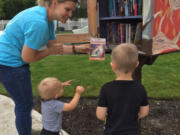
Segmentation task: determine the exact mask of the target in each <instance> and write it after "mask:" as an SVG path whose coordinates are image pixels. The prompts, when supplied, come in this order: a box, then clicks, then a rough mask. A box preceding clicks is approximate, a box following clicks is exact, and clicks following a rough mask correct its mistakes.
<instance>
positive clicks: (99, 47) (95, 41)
mask: <svg viewBox="0 0 180 135" xmlns="http://www.w3.org/2000/svg"><path fill="white" fill-rule="evenodd" d="M90 45H91V49H90V56H89V59H90V60H105V45H106V39H105V38H91V39H90Z"/></svg>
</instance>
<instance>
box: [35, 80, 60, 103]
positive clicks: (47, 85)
mask: <svg viewBox="0 0 180 135" xmlns="http://www.w3.org/2000/svg"><path fill="white" fill-rule="evenodd" d="M61 89H62V83H61V82H60V81H59V80H58V79H57V78H55V77H47V78H45V79H43V80H42V81H41V82H40V83H39V85H38V92H39V95H40V96H41V98H42V99H44V100H49V99H53V98H55V94H56V93H58V92H59V91H60V90H61Z"/></svg>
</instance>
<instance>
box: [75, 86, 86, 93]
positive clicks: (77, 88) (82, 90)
mask: <svg viewBox="0 0 180 135" xmlns="http://www.w3.org/2000/svg"><path fill="white" fill-rule="evenodd" d="M76 92H77V93H78V94H80V95H81V94H82V93H83V92H84V87H82V86H77V87H76Z"/></svg>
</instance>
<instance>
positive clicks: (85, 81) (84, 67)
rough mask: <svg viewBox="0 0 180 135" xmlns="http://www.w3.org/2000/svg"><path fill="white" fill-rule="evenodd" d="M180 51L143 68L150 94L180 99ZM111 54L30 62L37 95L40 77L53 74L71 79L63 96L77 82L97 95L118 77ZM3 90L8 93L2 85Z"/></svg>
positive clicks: (70, 56) (71, 94)
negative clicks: (103, 57)
mask: <svg viewBox="0 0 180 135" xmlns="http://www.w3.org/2000/svg"><path fill="white" fill-rule="evenodd" d="M179 60H180V54H179V53H171V54H167V55H162V56H159V57H158V58H157V60H156V61H155V63H154V64H153V65H145V66H143V69H142V74H143V75H142V83H143V84H144V86H145V88H146V90H147V92H148V97H151V98H160V99H180V90H179V88H180V83H179V82H180V62H179ZM109 63H110V55H106V60H105V61H90V60H89V56H88V55H76V56H74V55H64V56H49V57H47V58H45V59H43V60H41V61H39V62H36V63H32V64H31V73H32V86H33V93H34V96H38V92H37V85H38V83H39V82H40V80H41V79H43V78H45V77H48V76H53V77H58V78H59V79H60V80H61V81H67V80H72V83H71V84H72V86H69V87H65V88H64V89H65V92H64V96H65V97H72V96H73V94H74V91H75V87H76V86H77V85H83V86H84V87H85V89H86V92H85V93H84V94H83V96H84V97H97V96H98V95H99V91H100V88H101V86H102V85H103V84H104V83H106V82H108V81H111V80H113V79H114V78H115V75H114V73H113V72H112V71H111V68H110V64H109ZM0 93H2V94H7V93H6V91H5V90H4V88H3V87H2V85H0Z"/></svg>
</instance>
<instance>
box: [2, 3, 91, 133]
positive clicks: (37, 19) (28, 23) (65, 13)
mask: <svg viewBox="0 0 180 135" xmlns="http://www.w3.org/2000/svg"><path fill="white" fill-rule="evenodd" d="M76 3H77V0H38V4H39V6H35V7H32V8H30V9H27V10H24V11H22V12H20V13H19V14H17V15H16V16H15V17H14V18H13V19H12V20H11V21H10V22H9V23H8V25H7V27H6V29H5V30H4V32H3V34H2V35H1V36H0V82H1V83H2V84H3V86H4V87H5V88H6V90H7V91H8V94H9V95H10V96H11V98H12V99H13V101H14V102H15V115H16V128H17V131H18V133H19V135H31V126H32V122H31V121H32V120H31V110H32V107H33V95H32V86H31V78H30V75H31V74H30V70H29V63H31V62H35V61H39V60H41V59H43V58H44V57H46V56H48V55H52V54H72V53H74V52H80V53H82V52H83V53H85V52H87V51H88V50H89V45H79V46H76V48H74V47H72V46H64V45H62V44H61V43H57V42H56V38H55V33H54V23H53V20H58V21H61V22H62V23H66V21H67V20H68V18H70V17H71V16H72V12H73V11H74V10H75V7H76ZM45 45H47V48H46V49H45V50H42V49H40V48H41V47H43V46H45ZM39 49H40V50H41V51H40V50H39Z"/></svg>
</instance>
